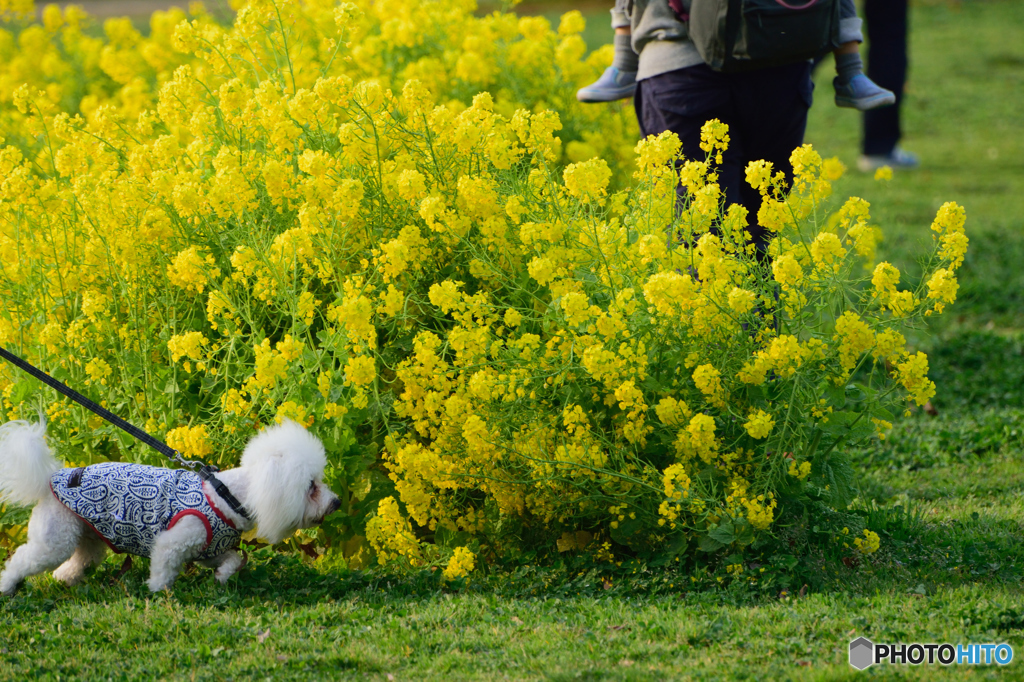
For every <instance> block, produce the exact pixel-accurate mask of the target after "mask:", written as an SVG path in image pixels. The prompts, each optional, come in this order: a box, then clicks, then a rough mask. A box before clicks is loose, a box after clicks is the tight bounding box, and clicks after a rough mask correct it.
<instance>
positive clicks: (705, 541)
mask: <svg viewBox="0 0 1024 682" xmlns="http://www.w3.org/2000/svg"><path fill="white" fill-rule="evenodd" d="M723 547H725V545H723V544H722V543H721V542H719V541H718V540H715V539H714V538H713V537H711V536H709V535H703V536H701V538H700V542H698V543H697V548H698V549H699V550H700V551H702V552H717V551H718V550H720V549H722V548H723Z"/></svg>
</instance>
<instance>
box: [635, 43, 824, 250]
mask: <svg viewBox="0 0 1024 682" xmlns="http://www.w3.org/2000/svg"><path fill="white" fill-rule="evenodd" d="M812 88H813V85H812V83H811V67H810V63H809V62H801V63H799V64H789V65H786V66H780V67H776V68H772V69H761V70H758V71H750V72H746V73H719V72H717V71H713V70H712V69H711V68H710V67H708V66H707V65H705V64H700V65H698V66H691V67H688V68H685V69H677V70H676V71H670V72H668V73H663V74H661V75H658V76H654V77H653V78H648V79H646V80H642V81H640V82H639V83H638V84H637V89H636V95H635V97H634V105H635V107H636V117H637V120H638V121H639V122H640V133H641V134H642V135H643V136H644V137H647V136H648V135H657V134H659V133H662V132H664V131H666V130H671V131H672V132H674V133H675V134H676V135H678V136H679V139H680V140H682V143H683V155H684V156H685V157H686V158H688V159H697V160H704V157H705V153H704V152H703V151H701V148H700V128H701V126H702V125H704V123H705V122H706V121H708V120H710V119H713V118H717V119H718V120H720V121H722V123H726V124H728V126H729V138H730V142H729V149H728V150H727V151H726V152H725V154H724V157H723V163H722V165H721V166H720V167H719V169H718V172H719V186H720V187H721V188H722V192H723V193H724V194H725V199H726V202H727V203H728V204H741V205H742V206H744V207H745V208H746V209H747V211H748V212H749V222H750V228H749V231H750V236H751V240H752V241H753V243H754V244H756V245H757V246H758V247H763V246H764V245H765V244H766V243H767V241H768V238H769V235H767V234H765V230H764V229H763V228H762V227H761V226H760V225H758V224H757V211H758V209H759V208H760V207H761V195H760V194H758V192H757V190H755V189H754V188H752V187H751V186H750V185H748V184H747V182H746V167H747V164H748V163H749V162H751V161H758V160H762V159H763V160H765V161H771V162H772V164H773V165H774V167H775V169H776V170H782V171H785V173H786V175H787V178H790V179H791V178H792V171H793V169H792V166H791V165H790V162H789V156H790V154H792V153H793V150H794V149H796V148H797V147H799V146H800V145H801V144H803V141H804V130H805V129H806V127H807V110H808V109H809V108H810V106H811V91H812ZM679 191H680V192H682V191H683V190H682V188H679Z"/></svg>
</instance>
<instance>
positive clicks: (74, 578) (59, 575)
mask: <svg viewBox="0 0 1024 682" xmlns="http://www.w3.org/2000/svg"><path fill="white" fill-rule="evenodd" d="M84 575H85V574H84V572H83V571H81V570H79V569H78V567H77V566H68V565H67V564H65V565H64V566H61V567H59V568H58V569H57V570H56V571H54V572H53V578H54V580H59V581H60V582H62V583H64V584H65V585H67V586H68V587H73V586H75V585H77V584H78V583H80V582H82V576H84Z"/></svg>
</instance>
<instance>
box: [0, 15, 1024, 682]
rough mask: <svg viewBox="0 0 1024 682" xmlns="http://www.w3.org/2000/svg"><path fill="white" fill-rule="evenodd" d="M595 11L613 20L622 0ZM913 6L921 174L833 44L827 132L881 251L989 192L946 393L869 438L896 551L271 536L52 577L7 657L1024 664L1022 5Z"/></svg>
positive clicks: (826, 143)
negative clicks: (351, 557)
mask: <svg viewBox="0 0 1024 682" xmlns="http://www.w3.org/2000/svg"><path fill="white" fill-rule="evenodd" d="M609 4H610V3H609ZM588 16H590V18H591V23H592V24H593V23H594V22H598V23H597V24H595V26H596V25H601V22H605V23H604V25H606V21H607V14H605V13H604V10H603V9H599V10H596V11H595V12H594V13H592V14H589V15H588ZM912 28H913V39H912V80H911V83H910V86H909V91H908V96H907V101H906V104H905V131H906V135H905V140H904V144H905V146H906V147H907V148H908V149H910V150H913V151H915V152H917V153H919V154H920V156H921V159H922V168H921V169H920V170H918V171H916V172H907V173H897V175H896V176H895V177H894V179H893V180H892V181H891V182H889V183H877V182H875V181H874V180H873V179H871V178H870V177H868V176H862V175H860V174H858V173H857V172H856V170H852V169H853V168H854V166H855V162H856V157H857V153H858V152H857V142H858V137H859V117H858V115H857V114H856V113H854V112H851V111H849V110H840V109H836V108H835V107H834V106H833V105H832V104H831V86H830V82H831V73H830V70H831V65H830V63H826V64H825V65H823V68H822V69H821V71H820V73H819V74H818V89H817V93H816V94H817V100H818V101H817V104H816V105H815V108H814V109H813V110H812V113H811V121H810V126H809V131H808V140H809V141H811V142H813V143H814V144H815V145H816V146H817V147H818V148H819V149H820V150H821V151H822V153H823V154H824V155H838V156H839V157H840V158H841V159H842V160H843V161H844V162H845V163H846V164H847V165H848V166H850V168H851V171H850V174H849V175H848V176H847V178H846V179H844V180H842V181H840V182H839V183H837V187H836V192H837V194H838V195H840V196H841V197H845V196H848V195H851V194H856V195H859V196H862V197H864V198H866V199H868V200H869V201H870V202H871V203H872V207H873V215H874V216H875V218H876V220H877V222H878V224H879V225H880V226H882V227H883V229H884V230H885V233H886V236H887V240H886V242H885V243H884V244H883V247H882V251H883V253H882V257H883V258H885V259H888V260H890V261H892V262H893V263H895V264H896V265H898V266H899V267H900V268H901V270H903V271H904V272H906V273H908V275H909V276H911V277H913V273H914V264H915V259H916V257H917V254H919V253H922V252H923V251H924V250H925V249H926V247H927V245H928V243H929V240H930V231H929V229H928V227H929V224H930V222H931V220H932V218H933V217H934V213H935V210H936V209H937V208H938V207H939V205H941V203H942V202H944V201H947V200H955V201H958V202H960V203H961V204H963V205H964V206H966V207H967V214H968V224H967V229H968V234H969V236H970V237H971V242H972V243H971V251H970V253H969V254H968V257H967V261H966V263H965V266H964V268H963V270H962V277H961V290H960V291H961V301H959V302H958V303H957V304H956V305H955V306H954V307H953V308H952V310H951V311H950V312H949V313H948V314H947V315H946V316H944V318H943V319H940V320H937V321H936V322H935V323H933V325H932V328H931V329H929V330H921V332H920V334H919V335H918V336H917V337H916V338H915V343H916V344H918V345H919V346H920V347H921V348H923V349H925V350H927V351H928V352H929V353H930V356H931V359H932V367H933V369H932V377H933V379H934V380H935V381H936V383H937V384H938V391H939V393H938V396H937V398H936V400H935V401H934V403H935V405H936V407H937V408H938V410H939V414H938V416H929V415H926V414H924V413H922V412H918V413H915V414H914V415H912V416H911V417H909V418H906V419H903V420H901V421H900V422H898V423H897V425H896V427H895V429H894V430H893V432H892V433H891V434H890V436H889V437H888V438H887V439H886V440H885V441H884V442H876V443H873V444H871V445H870V446H868V447H865V448H863V449H862V450H860V451H858V453H857V455H856V462H857V465H858V467H859V474H860V477H861V489H862V496H861V499H860V500H859V501H858V504H860V505H862V506H863V507H864V508H866V509H869V510H870V513H871V514H872V523H871V524H870V526H871V527H872V528H874V529H876V530H878V531H879V533H880V535H881V537H882V549H881V550H880V551H879V552H878V553H877V554H875V555H872V556H871V557H870V558H869V559H868V560H867V561H864V562H863V563H861V564H859V565H855V566H847V565H844V564H842V563H840V562H827V563H824V564H817V565H816V566H815V567H810V566H807V565H786V564H784V565H768V566H756V565H746V566H745V572H744V574H743V576H742V578H741V579H739V580H729V579H724V580H721V582H720V581H719V579H720V578H722V577H723V576H724V575H725V573H724V571H720V572H713V573H711V574H708V573H706V572H703V571H701V572H699V573H698V574H695V575H688V574H685V573H683V572H681V571H677V570H675V569H672V568H667V569H666V568H660V569H651V568H647V567H644V566H630V565H623V567H621V568H618V569H615V570H607V569H601V568H599V567H595V566H593V565H592V564H586V563H582V562H581V563H579V564H575V563H573V562H574V561H575V560H574V559H572V558H571V557H570V558H568V559H566V560H564V561H563V562H562V563H561V564H560V565H557V566H548V567H546V568H536V567H525V568H520V569H517V570H515V571H514V572H512V573H509V572H504V573H502V572H497V573H492V574H489V575H478V576H477V577H475V578H474V579H473V581H471V582H470V583H468V584H463V583H459V584H456V585H454V586H449V587H442V586H441V585H439V583H438V582H437V580H436V578H435V577H434V576H432V575H430V574H420V575H413V576H406V577H399V576H395V575H390V574H385V573H378V572H369V573H360V572H345V571H336V570H328V569H321V568H317V567H314V566H310V565H308V564H304V563H302V562H301V561H299V560H298V559H296V558H293V557H288V556H283V555H275V554H273V553H271V552H270V551H268V550H265V549H264V550H261V551H260V552H257V553H255V554H254V556H253V558H252V561H251V563H250V565H249V567H248V568H247V569H246V570H245V571H243V572H242V573H241V574H240V575H239V576H238V577H237V578H235V579H233V580H232V581H231V582H230V583H229V585H228V586H227V587H220V586H218V585H217V584H216V583H215V582H214V580H213V577H212V574H211V573H210V572H208V571H194V572H190V573H188V574H186V575H185V576H183V577H182V579H181V580H180V581H179V583H178V585H177V586H176V590H175V592H174V594H173V595H164V594H161V595H158V596H155V597H153V596H150V595H149V594H148V593H147V591H146V588H145V584H144V580H145V572H146V566H145V561H139V562H137V564H138V565H137V566H136V567H135V569H133V570H132V571H130V572H129V573H128V574H127V575H126V576H125V577H124V578H123V579H121V580H120V581H117V582H114V577H115V575H116V573H117V569H118V566H119V564H117V563H115V561H114V560H113V559H110V560H108V562H107V563H106V564H105V565H104V566H102V567H101V568H100V569H99V570H98V571H97V572H96V573H95V574H93V575H92V576H91V577H90V578H89V579H88V580H87V583H86V584H84V585H82V586H79V587H77V588H70V589H69V588H66V587H64V586H62V585H59V584H57V583H55V582H54V581H53V580H52V579H51V578H49V577H41V578H37V579H34V580H33V581H31V582H30V584H29V585H28V586H27V588H26V589H25V590H23V591H22V592H21V593H19V594H18V595H17V596H16V597H15V598H13V599H3V600H2V601H0V678H2V679H18V680H22V679H43V680H57V679H89V680H92V679H112V680H129V679H131V680H134V679H162V678H168V679H181V680H192V679H211V680H212V679H217V680H219V679H235V680H249V679H317V680H318V679H338V678H346V679H347V678H351V679H378V680H387V679H395V680H419V679H439V680H441V679H443V680H449V679H452V680H463V679H480V680H491V679H515V680H531V679H550V680H663V679H700V680H713V679H721V680H732V679H763V680H776V679H806V680H818V679H853V678H855V677H861V676H872V677H874V678H889V677H899V678H907V679H933V678H940V679H947V678H956V679H959V678H969V679H989V678H992V679H995V678H1000V679H1024V662H1022V659H1024V636H1022V631H1024V594H1022V591H1021V578H1022V576H1024V539H1022V527H1021V523H1022V520H1024V161H1022V159H1024V130H1022V128H1024V126H1022V123H1024V116H1022V114H1021V111H1022V110H1024V87H1022V86H1024V3H1021V2H1018V1H1017V0H1002V1H996V0H991V1H988V2H980V1H976V2H968V1H966V0H965V1H964V2H962V3H961V2H957V3H949V4H945V3H941V4H936V3H931V4H927V5H923V4H921V3H918V4H917V5H916V6H915V9H914V14H913V25H912ZM762 568H764V569H765V571H763V572H762V571H761V569H762ZM751 578H755V579H756V580H757V582H756V583H751V581H750V579H751ZM804 585H807V588H806V590H802V588H803V586H804ZM783 589H786V594H782V591H783ZM802 591H803V592H804V593H803V594H801V592H802ZM861 635H864V636H867V637H869V638H871V639H873V640H874V641H879V642H884V641H893V642H943V641H950V642H979V643H982V642H1008V643H1010V644H1012V645H1013V646H1014V648H1015V650H1016V655H1017V660H1015V661H1014V662H1013V663H1012V664H1011V665H1010V666H1009V667H1007V668H1003V669H995V667H994V666H993V667H978V668H971V667H969V666H963V667H959V668H958V667H955V666H954V667H951V668H948V669H944V668H941V667H940V666H937V665H936V666H922V667H913V666H903V667H888V666H882V667H874V668H872V669H869V670H868V671H867V672H865V673H857V672H856V671H854V670H853V669H852V668H850V667H849V666H848V665H847V662H846V651H847V646H848V643H849V641H850V640H851V639H853V638H855V637H857V636H861Z"/></svg>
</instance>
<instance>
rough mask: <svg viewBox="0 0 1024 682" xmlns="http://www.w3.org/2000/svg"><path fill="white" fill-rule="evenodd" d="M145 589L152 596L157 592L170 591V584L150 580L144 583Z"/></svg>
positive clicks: (153, 579)
mask: <svg viewBox="0 0 1024 682" xmlns="http://www.w3.org/2000/svg"><path fill="white" fill-rule="evenodd" d="M146 587H148V588H149V591H150V592H152V593H153V594H156V593H157V592H163V591H167V592H170V591H171V583H169V582H167V581H166V580H157V579H156V578H150V579H149V580H148V581H146Z"/></svg>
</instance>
